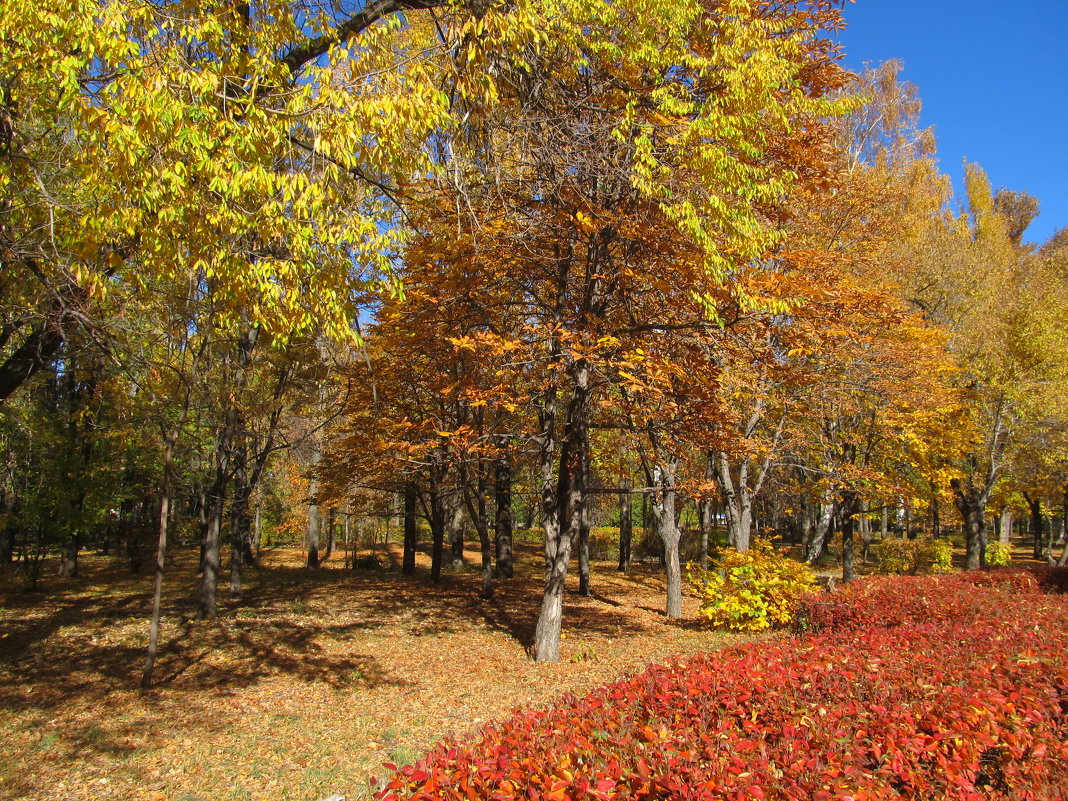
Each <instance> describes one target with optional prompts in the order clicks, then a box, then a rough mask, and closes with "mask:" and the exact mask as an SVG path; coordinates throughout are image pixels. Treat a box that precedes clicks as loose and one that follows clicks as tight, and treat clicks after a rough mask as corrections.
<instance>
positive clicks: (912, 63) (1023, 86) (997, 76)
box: [841, 0, 1068, 243]
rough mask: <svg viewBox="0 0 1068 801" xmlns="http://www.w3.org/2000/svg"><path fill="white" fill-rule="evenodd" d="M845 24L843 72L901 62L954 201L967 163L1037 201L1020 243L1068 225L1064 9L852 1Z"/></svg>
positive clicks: (1051, 1)
mask: <svg viewBox="0 0 1068 801" xmlns="http://www.w3.org/2000/svg"><path fill="white" fill-rule="evenodd" d="M845 18H846V22H847V23H848V24H849V27H848V28H847V29H846V30H845V32H843V34H842V36H841V41H842V44H843V45H844V47H845V51H846V58H845V62H846V65H847V66H848V67H850V68H852V69H860V68H861V67H862V66H863V64H864V63H865V62H870V63H872V64H878V63H881V62H883V61H887V60H888V59H891V58H897V59H898V60H900V61H902V62H903V63H904V65H905V69H904V71H903V73H902V77H903V78H904V79H905V80H907V81H911V82H912V83H914V84H916V86H918V87H919V90H920V97H921V99H922V100H923V117H922V120H923V124H924V125H925V126H927V125H933V126H934V129H935V135H936V137H937V141H938V155H939V158H940V160H941V165H942V169H943V170H944V171H945V172H947V173H948V174H949V175H951V176H952V177H953V179H954V185H955V186H956V188H957V191H958V194H959V193H960V188H961V177H962V175H963V169H962V161H963V160H964V159H967V160H968V161H976V162H978V163H979V164H981V165H982V166H983V168H984V169H985V170H986V172H987V175H988V176H989V177H990V182H991V183H992V184H993V186H994V188H998V187H1001V186H1004V187H1007V188H1009V189H1013V190H1017V191H1025V192H1029V193H1030V194H1032V195H1034V196H1035V197H1037V198H1038V199H1039V201H1041V204H1042V205H1041V213H1040V215H1039V217H1038V218H1037V219H1036V220H1035V222H1034V223H1032V224H1031V227H1030V228H1029V229H1028V231H1027V233H1026V234H1025V235H1024V239H1025V240H1026V241H1031V242H1038V243H1041V242H1043V241H1045V240H1046V239H1047V238H1048V237H1049V236H1050V235H1051V234H1052V233H1053V232H1054V231H1055V230H1057V229H1058V228H1063V227H1065V226H1068V0H1015V2H1012V3H1006V2H1004V0H999V2H993V0H858V2H857V3H855V4H853V3H850V4H847V5H846V8H845Z"/></svg>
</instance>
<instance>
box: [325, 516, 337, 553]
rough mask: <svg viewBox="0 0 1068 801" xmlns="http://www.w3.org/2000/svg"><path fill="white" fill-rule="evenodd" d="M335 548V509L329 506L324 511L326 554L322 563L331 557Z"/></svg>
mask: <svg viewBox="0 0 1068 801" xmlns="http://www.w3.org/2000/svg"><path fill="white" fill-rule="evenodd" d="M335 547H337V508H336V507H334V506H330V507H328V508H327V510H326V552H325V553H323V561H324V562H325V561H326V560H327V559H329V558H330V557H331V555H332V554H333V553H334V548H335Z"/></svg>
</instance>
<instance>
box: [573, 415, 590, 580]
mask: <svg viewBox="0 0 1068 801" xmlns="http://www.w3.org/2000/svg"><path fill="white" fill-rule="evenodd" d="M580 447H581V455H580V457H579V470H580V471H581V472H582V476H581V480H580V483H581V486H582V490H583V494H582V496H581V500H580V502H579V506H578V508H577V509H572V510H571V514H572V515H574V516H575V517H576V518H577V520H576V521H575V525H577V526H578V568H579V590H578V591H579V595H582V596H584V597H589V594H590V499H589V495H587V494H586V490H587V489H588V488H589V484H590V441H589V436H588V434H587V435H584V436H583V439H582V442H581V443H580Z"/></svg>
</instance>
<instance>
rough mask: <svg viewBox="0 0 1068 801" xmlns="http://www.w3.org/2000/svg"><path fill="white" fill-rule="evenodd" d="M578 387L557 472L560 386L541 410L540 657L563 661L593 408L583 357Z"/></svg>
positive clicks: (575, 373) (575, 376) (576, 374)
mask: <svg viewBox="0 0 1068 801" xmlns="http://www.w3.org/2000/svg"><path fill="white" fill-rule="evenodd" d="M571 375H572V380H573V389H572V394H571V400H570V402H569V404H568V411H567V420H566V424H565V427H564V441H563V445H562V448H561V454H560V460H559V474H558V475H554V471H553V465H554V461H555V458H554V457H555V455H556V448H555V444H556V439H555V436H554V428H555V420H556V390H555V388H552V389H550V390H549V391H548V392H547V394H546V397H545V401H544V402H543V405H542V408H541V410H540V433H541V443H540V445H541V497H542V518H543V519H542V525H543V526H544V527H545V591H544V593H543V594H542V601H541V613H540V614H539V615H538V626H537V630H536V631H535V634H534V653H535V659H536V660H537V661H539V662H557V661H559V659H560V631H561V628H562V626H563V617H564V586H565V582H566V580H567V564H568V561H569V560H570V558H571V548H572V546H573V545H574V542H575V538H576V537H577V535H578V530H577V526H575V525H572V524H573V523H577V522H578V521H577V519H576V517H575V516H574V515H570V514H567V513H566V510H569V509H574V508H578V507H580V506H581V503H582V501H583V496H584V494H585V487H583V486H582V479H581V476H582V471H581V470H580V469H579V460H580V459H581V458H582V454H581V443H582V441H583V438H584V436H585V426H586V424H587V415H588V412H589V397H590V386H589V378H590V376H589V366H588V365H587V364H586V363H585V361H584V360H578V361H577V362H575V364H573V365H572V367H571Z"/></svg>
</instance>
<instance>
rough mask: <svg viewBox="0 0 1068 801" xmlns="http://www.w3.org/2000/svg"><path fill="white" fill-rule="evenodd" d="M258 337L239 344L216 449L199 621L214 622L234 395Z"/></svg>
mask: <svg viewBox="0 0 1068 801" xmlns="http://www.w3.org/2000/svg"><path fill="white" fill-rule="evenodd" d="M259 333H260V329H259V327H258V326H253V327H252V328H250V329H249V330H248V331H247V332H246V333H245V334H244V335H243V336H242V337H241V338H240V339H239V340H238V345H237V369H236V370H235V373H234V380H233V392H232V393H231V396H230V403H229V407H228V408H227V411H226V419H225V422H224V424H223V429H222V431H221V432H220V434H219V438H218V441H217V442H216V446H215V481H214V482H213V483H212V487H211V493H210V495H209V503H210V511H209V514H208V520H207V526H206V527H205V531H204V557H203V562H202V564H203V572H202V573H201V580H200V589H199V592H198V594H197V614H198V615H199V617H200V618H202V619H204V618H213V617H215V615H216V613H217V606H216V599H215V592H216V589H217V587H218V583H219V561H220V560H219V533H220V529H221V528H222V515H223V507H224V504H225V502H226V486H227V483H228V481H229V471H230V462H231V457H232V454H231V445H232V443H233V439H234V435H235V433H236V432H237V428H238V422H239V417H240V414H239V409H238V405H237V395H238V393H239V392H240V390H241V389H243V388H244V386H245V382H246V379H247V370H248V365H249V362H250V361H251V359H252V350H253V348H255V346H256V341H257V340H258V339H259Z"/></svg>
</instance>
